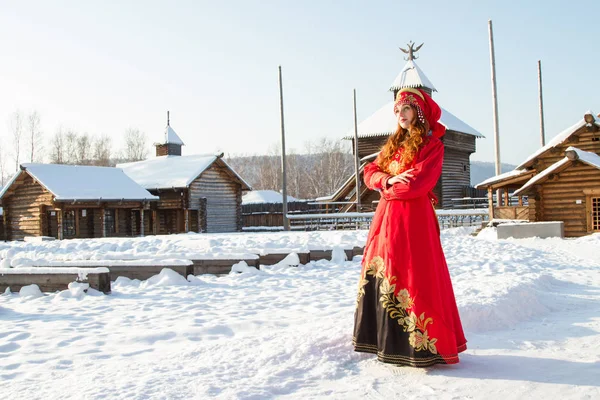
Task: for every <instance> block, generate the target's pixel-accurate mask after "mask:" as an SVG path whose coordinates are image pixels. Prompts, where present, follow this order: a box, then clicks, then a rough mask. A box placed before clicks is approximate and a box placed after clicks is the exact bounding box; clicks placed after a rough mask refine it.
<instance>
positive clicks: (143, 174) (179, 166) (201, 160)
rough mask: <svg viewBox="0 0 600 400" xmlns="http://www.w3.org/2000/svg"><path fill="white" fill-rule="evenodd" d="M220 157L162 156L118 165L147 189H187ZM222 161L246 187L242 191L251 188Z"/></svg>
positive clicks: (211, 155)
mask: <svg viewBox="0 0 600 400" xmlns="http://www.w3.org/2000/svg"><path fill="white" fill-rule="evenodd" d="M219 156H220V155H216V154H195V155H190V156H174V155H170V156H160V157H154V158H150V159H148V160H144V161H136V162H131V163H125V164H117V168H122V169H123V171H125V173H126V174H127V175H128V176H129V177H131V179H133V180H134V181H136V182H137V183H139V184H140V185H141V186H143V187H144V188H146V189H173V188H186V187H188V186H189V185H190V184H191V183H192V182H193V181H194V179H196V178H197V177H198V176H200V174H202V173H203V172H204V171H206V170H207V169H208V168H209V167H210V166H211V165H212V164H213V163H214V162H215V161H216V160H217V159H218V158H220V157H219ZM220 160H221V162H222V163H223V164H225V166H226V167H227V168H229V170H231V172H232V173H233V174H235V176H236V177H237V178H238V179H239V180H240V182H241V183H242V185H244V188H243V189H242V190H247V189H248V188H250V185H248V184H247V183H246V182H245V181H244V180H243V179H242V178H241V177H240V176H239V175H238V174H237V173H236V172H235V171H234V170H233V169H231V167H229V165H227V163H226V162H225V161H223V159H222V158H221V159H220Z"/></svg>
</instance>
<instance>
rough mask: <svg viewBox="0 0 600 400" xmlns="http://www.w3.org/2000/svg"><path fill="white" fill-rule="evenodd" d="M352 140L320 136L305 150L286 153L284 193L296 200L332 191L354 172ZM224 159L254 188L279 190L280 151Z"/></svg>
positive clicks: (275, 148) (272, 148) (270, 150)
mask: <svg viewBox="0 0 600 400" xmlns="http://www.w3.org/2000/svg"><path fill="white" fill-rule="evenodd" d="M350 150H351V142H346V143H345V142H342V141H340V140H332V139H328V138H322V139H320V140H318V141H316V142H307V143H306V145H305V147H304V152H303V153H302V154H298V153H297V152H295V151H289V152H286V175H287V193H288V195H291V196H293V197H295V198H297V199H315V198H317V197H322V196H329V195H331V194H333V193H334V192H335V191H336V190H337V189H339V188H340V186H341V185H342V184H343V183H344V182H345V181H346V179H348V178H349V177H350V176H351V174H352V173H353V172H354V159H353V155H352V153H351V151H350ZM225 161H226V162H227V163H228V164H229V165H230V166H231V167H232V168H233V169H234V170H235V171H236V172H237V173H238V174H239V175H240V176H241V177H242V178H244V180H245V181H246V182H248V184H249V185H250V186H252V188H253V189H255V190H275V191H277V192H280V191H281V150H280V148H278V147H277V146H271V148H270V149H269V151H268V153H267V155H253V156H228V157H227V158H226V159H225Z"/></svg>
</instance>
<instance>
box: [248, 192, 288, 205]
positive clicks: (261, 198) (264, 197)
mask: <svg viewBox="0 0 600 400" xmlns="http://www.w3.org/2000/svg"><path fill="white" fill-rule="evenodd" d="M287 201H298V199H296V198H295V197H292V196H290V195H287ZM259 203H283V195H282V194H281V193H279V192H276V191H274V190H252V191H250V192H247V193H246V194H245V195H243V196H242V204H259Z"/></svg>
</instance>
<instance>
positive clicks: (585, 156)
mask: <svg viewBox="0 0 600 400" xmlns="http://www.w3.org/2000/svg"><path fill="white" fill-rule="evenodd" d="M567 151H574V152H575V153H577V157H578V160H580V161H582V162H584V163H586V164H588V165H589V166H592V167H595V168H598V169H600V156H599V155H598V154H596V153H592V152H590V151H584V150H581V149H578V148H577V147H573V146H569V147H568V148H567Z"/></svg>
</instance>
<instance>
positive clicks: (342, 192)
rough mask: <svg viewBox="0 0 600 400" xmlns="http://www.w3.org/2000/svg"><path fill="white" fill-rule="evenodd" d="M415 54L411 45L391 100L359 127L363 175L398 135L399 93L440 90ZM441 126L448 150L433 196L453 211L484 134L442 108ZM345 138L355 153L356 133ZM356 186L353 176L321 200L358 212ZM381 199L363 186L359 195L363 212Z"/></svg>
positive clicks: (430, 93) (460, 196)
mask: <svg viewBox="0 0 600 400" xmlns="http://www.w3.org/2000/svg"><path fill="white" fill-rule="evenodd" d="M415 51H416V50H414V49H412V44H409V50H408V51H406V52H407V53H408V54H409V57H408V62H407V63H406V65H405V66H404V68H403V69H402V71H401V72H400V74H399V75H398V76H397V77H396V79H395V80H394V82H393V83H392V86H391V87H390V89H389V91H391V92H392V94H393V97H392V101H391V102H389V103H387V104H386V105H384V106H383V107H381V108H380V109H379V110H378V111H376V112H375V113H373V114H372V115H371V116H370V117H368V118H367V119H365V120H364V121H362V122H361V123H360V124H358V156H359V158H360V159H361V166H360V174H361V175H362V168H363V167H364V165H366V163H369V162H372V161H373V160H375V158H376V157H377V154H378V153H379V151H380V149H381V147H382V146H383V145H384V144H385V142H386V141H387V139H388V137H389V136H390V135H392V134H393V133H394V132H396V129H397V127H398V121H397V119H396V117H395V115H394V112H393V108H394V101H395V99H396V94H397V93H398V91H399V90H400V89H402V88H406V87H410V88H419V89H422V90H424V91H425V92H427V93H428V94H429V95H432V94H433V92H436V91H437V90H436V89H435V87H434V86H433V84H432V83H431V81H430V80H429V79H428V78H427V76H425V74H424V73H423V71H422V70H421V69H420V68H419V66H418V65H417V63H416V62H415V61H414V56H413V53H414V52H415ZM440 123H441V124H442V125H444V126H445V127H446V134H445V135H444V136H443V137H442V138H441V140H442V142H443V143H444V149H445V151H444V164H443V167H442V175H441V177H440V179H439V181H438V183H437V185H436V187H435V189H434V193H435V194H436V196H437V197H438V199H439V204H438V207H439V208H452V206H453V202H452V199H455V198H462V197H464V196H465V190H466V188H468V187H470V185H471V168H470V165H471V163H470V155H471V154H472V153H474V152H475V147H476V146H475V141H476V139H477V138H482V137H483V135H482V134H481V133H479V132H477V131H476V130H475V129H473V128H472V127H470V126H469V125H467V124H466V123H465V122H463V121H461V120H460V119H459V118H457V117H456V116H454V115H453V114H452V113H450V112H449V111H447V110H446V109H444V108H443V107H442V116H441V118H440ZM344 139H347V140H351V141H352V151H353V152H354V149H355V146H354V130H353V131H352V134H351V135H348V136H346V137H345V138H344ZM361 182H362V178H361ZM355 186H356V179H355V175H354V174H353V175H352V176H351V177H349V178H348V180H346V182H345V183H344V184H343V185H342V186H341V187H340V188H339V189H338V190H337V191H336V192H335V193H334V194H333V195H331V196H328V197H322V198H320V199H318V200H320V201H326V202H331V203H339V202H346V203H348V204H347V205H346V206H344V207H342V208H341V211H343V212H345V211H356V205H355V204H353V203H354V202H356V190H355V189H356V188H355ZM379 198H380V195H379V193H377V192H373V191H371V190H369V189H367V188H366V187H364V184H363V185H362V186H361V195H360V199H361V208H362V210H361V211H370V210H372V209H373V208H374V203H373V202H374V201H377V200H379Z"/></svg>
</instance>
